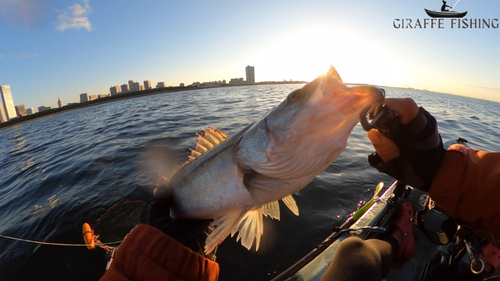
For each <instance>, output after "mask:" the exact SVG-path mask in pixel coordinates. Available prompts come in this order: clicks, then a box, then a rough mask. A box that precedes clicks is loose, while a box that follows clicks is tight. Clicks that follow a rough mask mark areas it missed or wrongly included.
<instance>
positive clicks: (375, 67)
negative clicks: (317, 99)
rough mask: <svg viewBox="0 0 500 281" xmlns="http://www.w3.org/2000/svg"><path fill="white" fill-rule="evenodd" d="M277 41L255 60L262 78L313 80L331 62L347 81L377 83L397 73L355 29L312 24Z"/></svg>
mask: <svg viewBox="0 0 500 281" xmlns="http://www.w3.org/2000/svg"><path fill="white" fill-rule="evenodd" d="M275 42H277V43H275V44H273V45H271V46H269V47H268V49H266V50H264V51H262V52H261V59H260V60H259V61H258V62H257V63H256V67H258V69H259V77H260V80H261V81H270V80H273V81H280V80H283V79H285V80H290V79H293V80H304V81H311V80H313V79H315V78H316V77H318V76H319V75H320V74H322V73H326V72H327V71H328V69H329V67H330V65H333V66H334V67H335V68H337V70H338V71H339V74H340V75H341V77H342V78H343V80H344V82H352V83H374V84H378V83H387V82H386V81H388V80H394V79H395V78H397V77H395V76H398V73H397V71H395V70H396V68H395V67H394V65H395V64H394V63H393V62H392V59H390V58H389V56H388V55H387V54H386V53H385V52H383V51H380V50H379V49H378V48H377V47H375V44H372V43H371V42H368V41H367V40H365V39H364V38H363V37H362V36H356V34H354V33H352V32H350V33H348V32H344V31H340V30H338V29H335V28H327V27H323V26H310V27H307V28H306V27H304V28H302V29H299V30H297V31H296V32H295V33H294V34H291V35H288V36H284V37H283V38H281V39H279V38H277V39H276V40H275ZM388 77H391V79H387V78H388Z"/></svg>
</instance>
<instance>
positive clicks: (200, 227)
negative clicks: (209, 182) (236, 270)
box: [139, 194, 215, 260]
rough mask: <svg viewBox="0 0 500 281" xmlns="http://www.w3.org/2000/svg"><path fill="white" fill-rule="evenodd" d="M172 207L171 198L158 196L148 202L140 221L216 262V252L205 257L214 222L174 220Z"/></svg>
mask: <svg viewBox="0 0 500 281" xmlns="http://www.w3.org/2000/svg"><path fill="white" fill-rule="evenodd" d="M171 206H172V197H171V196H169V195H165V194H163V195H162V194H157V195H155V196H153V197H152V198H151V199H150V200H149V201H148V203H147V204H146V206H144V208H143V209H142V211H141V215H140V219H139V220H140V222H141V223H145V224H149V225H151V226H154V227H156V228H158V229H159V230H161V231H162V232H163V233H165V234H167V235H168V236H170V237H172V238H174V239H175V240H177V241H179V242H180V243H182V244H183V245H184V246H186V247H188V248H190V249H191V250H193V251H194V252H196V253H199V254H201V255H203V256H206V257H208V258H210V259H212V260H215V250H214V251H213V252H212V253H210V254H208V255H205V252H204V247H205V242H206V240H207V237H208V235H210V233H212V230H213V228H212V227H211V226H210V223H211V222H212V221H213V220H198V219H176V220H174V219H172V218H171V217H170V207H171Z"/></svg>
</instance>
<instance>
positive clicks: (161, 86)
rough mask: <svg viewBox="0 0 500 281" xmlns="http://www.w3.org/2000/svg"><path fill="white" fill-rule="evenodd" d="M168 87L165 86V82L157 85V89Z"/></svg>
mask: <svg viewBox="0 0 500 281" xmlns="http://www.w3.org/2000/svg"><path fill="white" fill-rule="evenodd" d="M165 87H167V85H165V82H158V83H156V88H157V89H159V88H165Z"/></svg>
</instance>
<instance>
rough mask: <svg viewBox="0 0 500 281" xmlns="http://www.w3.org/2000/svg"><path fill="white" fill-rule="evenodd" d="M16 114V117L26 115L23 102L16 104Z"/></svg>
mask: <svg viewBox="0 0 500 281" xmlns="http://www.w3.org/2000/svg"><path fill="white" fill-rule="evenodd" d="M16 114H17V117H21V116H24V115H26V108H25V107H24V104H20V105H16Z"/></svg>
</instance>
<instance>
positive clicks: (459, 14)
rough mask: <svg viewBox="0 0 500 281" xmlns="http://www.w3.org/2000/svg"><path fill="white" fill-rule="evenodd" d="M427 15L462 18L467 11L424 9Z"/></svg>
mask: <svg viewBox="0 0 500 281" xmlns="http://www.w3.org/2000/svg"><path fill="white" fill-rule="evenodd" d="M424 10H425V12H426V13H427V15H429V17H431V18H463V17H465V16H466V15H467V13H468V12H455V11H441V12H439V11H431V10H427V9H424Z"/></svg>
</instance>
